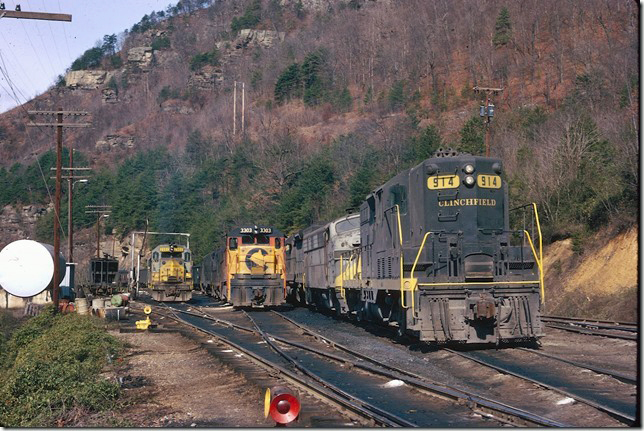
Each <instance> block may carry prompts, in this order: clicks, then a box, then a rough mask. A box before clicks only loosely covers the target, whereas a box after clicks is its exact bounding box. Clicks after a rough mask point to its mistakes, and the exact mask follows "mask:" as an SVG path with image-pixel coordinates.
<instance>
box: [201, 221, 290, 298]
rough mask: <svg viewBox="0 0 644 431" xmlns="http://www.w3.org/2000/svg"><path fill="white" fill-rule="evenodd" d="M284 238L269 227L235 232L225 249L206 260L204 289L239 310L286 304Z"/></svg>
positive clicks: (253, 227)
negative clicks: (240, 308) (241, 308)
mask: <svg viewBox="0 0 644 431" xmlns="http://www.w3.org/2000/svg"><path fill="white" fill-rule="evenodd" d="M284 239H285V237H284V234H282V233H281V232H280V231H279V230H277V229H275V228H273V227H269V226H256V225H255V226H243V227H238V228H235V229H233V230H231V231H230V232H229V233H228V235H227V236H226V237H225V246H224V247H223V248H221V249H219V250H215V251H213V252H212V253H209V254H207V255H206V256H204V259H203V262H202V264H201V285H202V288H203V289H204V290H205V291H206V292H208V293H209V294H211V295H213V296H214V297H216V298H219V299H221V300H224V301H226V302H228V303H230V304H232V305H233V306H237V307H264V306H275V305H281V304H284V303H285V302H286V274H285V271H286V264H285V261H284Z"/></svg>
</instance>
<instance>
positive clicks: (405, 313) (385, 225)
mask: <svg viewBox="0 0 644 431" xmlns="http://www.w3.org/2000/svg"><path fill="white" fill-rule="evenodd" d="M501 172H502V164H501V161H500V160H499V159H495V158H487V157H478V156H471V155H467V154H461V155H456V153H454V152H452V151H442V150H439V152H437V153H436V154H435V155H434V157H433V158H430V159H427V160H425V161H424V162H423V163H421V164H419V165H418V166H416V167H414V168H411V169H408V170H406V171H404V172H401V173H400V174H398V175H396V176H395V177H394V178H392V179H391V180H389V181H388V182H387V183H385V184H384V185H382V186H380V187H378V188H377V189H376V190H375V191H374V192H372V193H371V194H369V195H368V196H367V198H366V201H365V202H363V204H362V205H361V207H360V215H359V227H357V226H354V227H353V228H352V230H351V232H340V233H338V232H337V229H336V230H334V229H332V228H331V226H333V225H334V224H335V225H336V226H337V223H338V222H339V221H340V220H349V219H350V218H346V217H345V218H343V219H340V220H337V221H336V222H333V223H331V224H329V225H325V227H322V228H315V229H307V230H304V231H302V232H301V233H300V234H299V237H298V235H296V236H292V237H291V238H289V239H288V241H287V249H286V253H287V273H288V274H292V273H294V272H295V273H297V272H298V271H299V272H300V273H301V275H300V276H299V278H297V277H296V278H295V279H292V280H291V286H292V291H293V292H301V291H304V294H303V295H302V294H301V293H300V295H298V296H299V297H300V298H302V297H303V299H304V300H305V301H306V302H307V303H308V304H312V305H315V306H317V307H322V308H328V309H334V310H335V311H336V312H337V313H340V314H351V315H354V316H355V317H356V318H357V319H367V320H372V321H377V322H383V323H388V324H390V325H397V326H398V331H399V334H404V333H407V334H411V335H414V336H416V337H418V338H419V339H420V340H421V341H430V342H462V343H493V342H495V343H500V342H506V341H520V340H534V339H537V338H539V337H541V336H543V335H544V332H543V325H542V323H541V319H540V313H541V309H540V305H541V299H542V293H543V290H542V289H543V278H542V271H541V270H540V268H541V258H540V253H541V249H540V248H539V250H536V249H535V242H534V241H533V237H535V238H534V239H535V240H536V239H537V238H536V237H537V236H538V239H539V244H540V243H541V241H540V234H538V235H537V234H534V232H533V235H530V233H529V232H528V231H527V230H525V229H522V230H517V231H511V230H510V222H509V211H510V209H509V207H508V190H507V187H506V183H505V181H504V180H503V179H502V177H501ZM528 208H529V209H530V210H533V212H532V216H533V217H534V218H535V220H536V226H537V227H538V226H539V224H538V215H537V213H536V206H535V205H532V206H528ZM321 229H322V230H321ZM320 232H323V234H322V236H320ZM340 235H345V236H346V235H348V236H349V237H351V235H355V236H354V237H352V238H356V237H357V238H359V241H358V242H359V243H360V245H359V246H357V247H353V245H354V244H353V243H351V244H350V242H352V241H356V240H355V239H351V240H349V241H341V240H340V241H339V237H340ZM316 250H320V251H322V252H320V253H316ZM298 256H299V257H298ZM298 265H299V266H298ZM289 278H292V277H291V276H290V277H289Z"/></svg>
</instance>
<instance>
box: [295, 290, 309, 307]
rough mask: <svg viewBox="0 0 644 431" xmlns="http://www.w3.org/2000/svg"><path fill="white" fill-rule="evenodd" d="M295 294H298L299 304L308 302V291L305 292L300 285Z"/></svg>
mask: <svg viewBox="0 0 644 431" xmlns="http://www.w3.org/2000/svg"><path fill="white" fill-rule="evenodd" d="M295 296H296V301H297V305H306V304H307V301H306V292H304V289H302V288H301V287H298V288H297V289H296V290H295Z"/></svg>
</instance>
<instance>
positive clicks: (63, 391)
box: [0, 306, 122, 427]
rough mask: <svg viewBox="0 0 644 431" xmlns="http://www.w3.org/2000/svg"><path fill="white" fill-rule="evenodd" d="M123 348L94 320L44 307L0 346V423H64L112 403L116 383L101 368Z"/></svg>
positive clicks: (18, 424) (108, 406)
mask: <svg viewBox="0 0 644 431" xmlns="http://www.w3.org/2000/svg"><path fill="white" fill-rule="evenodd" d="M121 348H122V346H121V345H120V344H119V342H118V341H117V340H116V339H115V338H113V337H112V336H110V335H109V334H107V332H106V331H105V329H104V328H103V327H102V326H101V325H100V323H99V322H97V321H96V320H95V319H94V318H91V317H87V316H79V315H77V314H67V315H60V314H57V315H54V314H53V307H52V306H48V307H46V308H45V309H44V310H43V312H42V313H41V314H39V315H38V316H36V317H33V318H31V319H29V320H28V321H27V322H26V323H25V324H24V325H22V326H21V327H19V328H18V329H16V330H15V331H14V332H13V333H12V334H11V336H10V338H9V339H8V340H6V342H3V343H2V344H0V349H2V352H0V359H1V360H2V363H0V426H4V427H39V426H40V427H42V426H53V425H58V426H62V425H65V424H70V423H69V422H70V421H73V418H74V417H78V416H80V415H82V416H84V415H86V414H89V413H93V412H98V411H103V410H108V409H110V408H112V407H115V406H116V401H117V399H118V396H119V385H118V384H117V383H115V382H111V381H108V380H106V379H105V378H104V377H102V376H101V372H102V370H103V368H104V367H105V366H106V364H107V363H108V362H111V360H112V358H114V357H115V356H116V355H117V354H118V353H119V352H120V350H121Z"/></svg>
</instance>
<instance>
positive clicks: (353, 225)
mask: <svg viewBox="0 0 644 431" xmlns="http://www.w3.org/2000/svg"><path fill="white" fill-rule="evenodd" d="M359 227H360V217H354V218H350V219H347V220H342V221H340V222H338V223H337V224H336V225H335V231H336V232H337V233H343V232H346V231H349V230H352V229H358V228H359Z"/></svg>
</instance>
